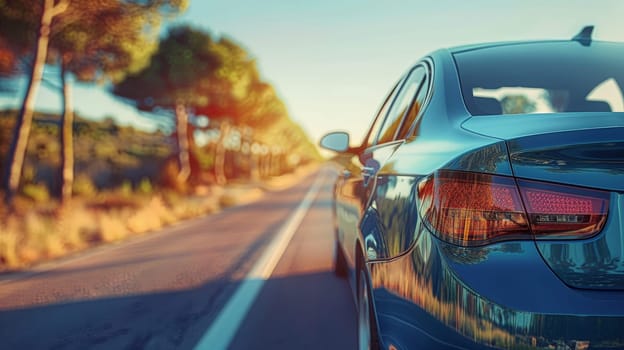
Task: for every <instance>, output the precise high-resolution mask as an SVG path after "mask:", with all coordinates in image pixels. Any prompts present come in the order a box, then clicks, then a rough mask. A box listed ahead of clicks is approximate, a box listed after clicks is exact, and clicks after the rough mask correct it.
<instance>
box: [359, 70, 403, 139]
mask: <svg viewBox="0 0 624 350" xmlns="http://www.w3.org/2000/svg"><path fill="white" fill-rule="evenodd" d="M404 80H405V79H404V78H401V79H400V80H399V82H398V83H397V84H396V85H395V86H394V88H393V89H392V91H391V92H390V95H388V97H386V100H385V101H384V103H383V105H382V106H381V108H380V109H379V112H377V116H376V117H375V121H374V123H373V125H372V126H371V127H370V131H369V133H368V138H367V140H366V147H370V146H372V145H373V144H374V142H375V138H376V137H377V134H378V133H379V128H380V127H381V124H382V123H383V121H384V118H385V116H386V113H387V112H388V109H389V108H390V106H391V105H392V101H394V98H395V97H396V95H397V92H399V89H400V87H401V85H402V84H403V81H404Z"/></svg>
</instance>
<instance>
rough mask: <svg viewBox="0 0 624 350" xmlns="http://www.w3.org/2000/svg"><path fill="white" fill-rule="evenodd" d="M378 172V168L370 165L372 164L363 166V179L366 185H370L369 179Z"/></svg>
mask: <svg viewBox="0 0 624 350" xmlns="http://www.w3.org/2000/svg"><path fill="white" fill-rule="evenodd" d="M376 172H377V169H375V168H373V167H370V166H365V167H363V168H362V179H363V180H364V186H366V185H368V181H369V180H370V179H371V178H372V177H373V176H375V173H376Z"/></svg>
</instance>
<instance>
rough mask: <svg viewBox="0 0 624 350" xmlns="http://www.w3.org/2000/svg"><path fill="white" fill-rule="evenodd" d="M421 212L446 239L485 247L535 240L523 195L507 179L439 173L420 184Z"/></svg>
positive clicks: (457, 173) (451, 241)
mask: <svg viewBox="0 0 624 350" xmlns="http://www.w3.org/2000/svg"><path fill="white" fill-rule="evenodd" d="M418 197H419V200H420V206H419V208H420V212H421V216H422V218H423V219H424V220H425V222H427V223H428V224H429V225H430V226H431V227H430V228H432V229H433V231H434V232H436V233H437V234H438V235H439V236H440V238H442V239H443V240H445V241H447V242H450V243H455V244H459V245H482V244H486V243H490V242H492V241H495V240H497V239H498V238H501V237H503V238H506V239H511V238H525V239H526V238H531V233H530V231H529V225H528V223H527V219H526V215H525V213H524V208H523V207H522V201H521V199H520V193H519V192H518V189H517V188H516V184H515V182H514V180H513V179H511V178H508V177H503V176H495V175H487V174H476V173H465V172H455V171H439V172H436V173H435V174H433V175H432V176H430V177H428V178H427V179H425V180H424V181H422V182H421V183H420V184H419V188H418Z"/></svg>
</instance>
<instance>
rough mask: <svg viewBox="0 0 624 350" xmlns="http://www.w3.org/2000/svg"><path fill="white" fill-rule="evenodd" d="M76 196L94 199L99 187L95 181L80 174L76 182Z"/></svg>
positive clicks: (74, 187) (74, 189) (74, 188)
mask: <svg viewBox="0 0 624 350" xmlns="http://www.w3.org/2000/svg"><path fill="white" fill-rule="evenodd" d="M73 191H74V194H75V195H77V196H85V197H93V196H95V195H96V194H97V191H98V190H97V187H95V184H94V183H93V180H92V179H91V178H90V177H89V176H88V175H86V174H80V175H78V176H77V177H76V179H75V180H74V186H73Z"/></svg>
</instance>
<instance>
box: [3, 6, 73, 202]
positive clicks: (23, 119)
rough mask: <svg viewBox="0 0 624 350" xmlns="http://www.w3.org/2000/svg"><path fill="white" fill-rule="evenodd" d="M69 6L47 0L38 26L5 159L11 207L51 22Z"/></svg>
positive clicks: (46, 53) (45, 53) (8, 198)
mask: <svg viewBox="0 0 624 350" xmlns="http://www.w3.org/2000/svg"><path fill="white" fill-rule="evenodd" d="M67 5H68V2H67V1H61V2H60V3H58V4H55V3H54V0H44V2H43V10H42V12H41V21H40V24H39V32H38V33H37V46H36V47H35V57H34V60H33V63H32V68H31V72H30V80H29V81H28V88H27V90H26V95H25V96H24V100H23V102H22V108H21V110H20V113H19V115H18V116H17V120H16V121H15V129H14V132H13V140H12V141H11V145H10V147H9V152H8V154H7V159H6V163H5V164H6V169H7V170H6V174H5V184H4V185H5V187H6V193H5V198H4V200H5V202H6V204H7V205H8V206H12V204H13V197H14V196H15V194H16V193H17V190H18V187H19V181H20V179H21V177H22V168H23V166H24V158H25V156H26V148H27V146H28V137H29V136H30V129H31V127H32V118H33V110H34V106H35V98H36V96H37V92H38V90H39V86H40V85H41V77H42V76H43V69H44V67H45V61H46V58H47V55H48V43H49V41H50V24H51V23H52V19H53V18H54V17H55V16H57V15H58V14H60V13H62V12H63V11H65V10H66V9H67Z"/></svg>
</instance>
